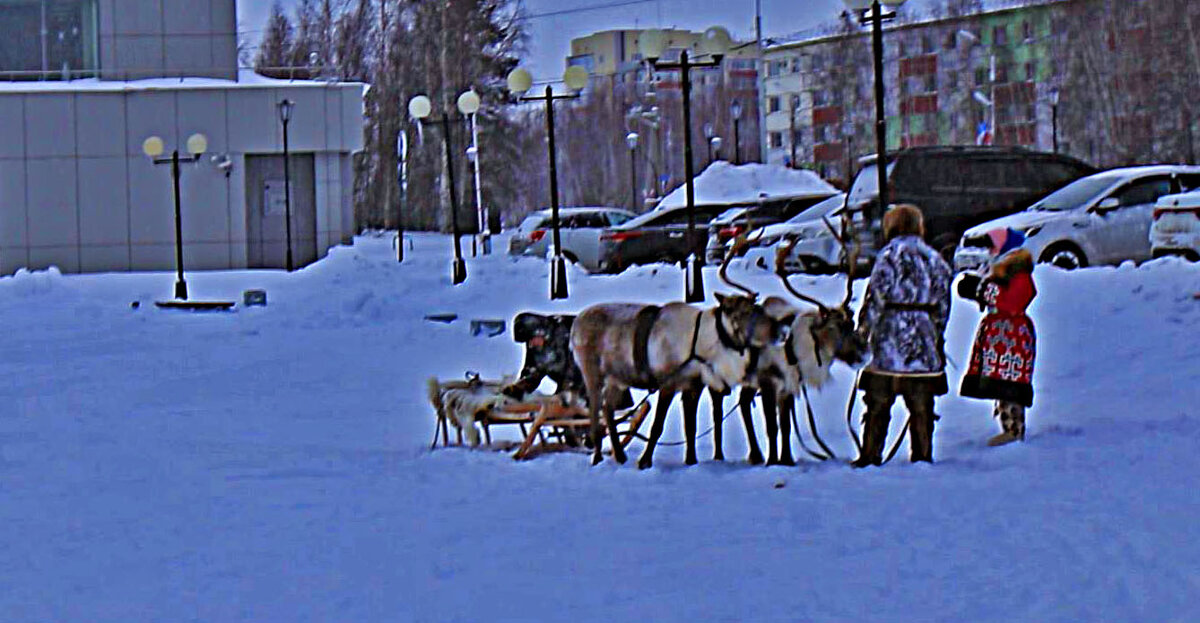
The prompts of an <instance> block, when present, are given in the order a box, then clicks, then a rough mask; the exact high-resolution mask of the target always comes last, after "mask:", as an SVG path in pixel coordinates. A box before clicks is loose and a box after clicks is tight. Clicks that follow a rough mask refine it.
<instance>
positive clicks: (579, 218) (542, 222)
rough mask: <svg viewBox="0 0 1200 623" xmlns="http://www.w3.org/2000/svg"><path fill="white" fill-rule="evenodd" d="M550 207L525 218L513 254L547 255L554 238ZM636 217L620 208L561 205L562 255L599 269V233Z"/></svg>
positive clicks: (514, 240) (511, 245)
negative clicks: (566, 206) (564, 206)
mask: <svg viewBox="0 0 1200 623" xmlns="http://www.w3.org/2000/svg"><path fill="white" fill-rule="evenodd" d="M550 212H551V211H550V210H538V211H537V212H534V213H532V214H530V215H529V216H527V217H525V220H523V221H521V224H520V225H519V226H517V231H516V232H514V233H513V236H512V238H511V239H509V242H508V253H509V254H510V255H534V256H538V257H545V256H546V254H547V253H548V250H549V248H550V242H551V239H552V238H553V237H554V232H553V231H552V223H551V213H550ZM635 216H637V215H636V214H634V213H633V212H630V211H628V210H622V209H620V208H604V207H596V208H559V210H558V220H559V223H558V237H559V243H560V244H561V245H562V253H563V257H565V258H567V260H568V261H571V262H578V263H579V264H580V265H581V266H583V267H584V268H585V269H587V270H589V271H596V270H599V269H600V263H599V262H600V232H601V231H603V230H604V228H606V227H612V226H613V225H620V224H621V223H624V222H626V221H629V220H630V219H632V218H634V217H635Z"/></svg>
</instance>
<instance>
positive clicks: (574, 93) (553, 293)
mask: <svg viewBox="0 0 1200 623" xmlns="http://www.w3.org/2000/svg"><path fill="white" fill-rule="evenodd" d="M563 82H565V83H566V85H567V88H568V89H570V90H571V92H570V93H560V94H557V95H556V94H555V93H554V88H553V87H552V86H551V85H549V84H547V85H546V91H545V94H544V95H524V93H525V92H527V91H528V90H529V89H530V87H532V86H533V76H531V75H530V74H529V71H527V70H525V69H521V68H517V69H514V70H512V72H511V73H509V74H508V88H509V90H510V91H512V92H513V93H514V94H516V95H517V97H518V99H520V100H521V101H522V102H531V101H540V102H545V104H546V139H547V141H546V149H547V152H548V154H549V159H550V224H551V227H552V228H553V237H552V238H551V240H552V242H553V244H554V257H553V258H551V260H550V298H551V299H552V300H554V299H565V298H567V294H568V293H567V261H566V259H565V258H563V255H562V245H561V244H560V238H559V232H558V225H559V222H558V162H557V158H556V155H555V150H554V102H555V100H564V99H576V98H578V97H579V92H580V91H581V90H583V87H585V86H587V82H588V74H587V70H586V69H584V68H583V67H580V66H579V65H572V66H570V67H568V68H567V70H566V71H565V72H563Z"/></svg>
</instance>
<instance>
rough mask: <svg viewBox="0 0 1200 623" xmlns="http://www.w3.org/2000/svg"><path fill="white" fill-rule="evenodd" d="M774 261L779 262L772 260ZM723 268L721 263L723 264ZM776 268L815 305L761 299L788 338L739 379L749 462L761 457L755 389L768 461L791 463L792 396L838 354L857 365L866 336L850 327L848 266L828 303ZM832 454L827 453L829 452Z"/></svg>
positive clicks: (824, 373) (815, 382) (816, 383)
mask: <svg viewBox="0 0 1200 623" xmlns="http://www.w3.org/2000/svg"><path fill="white" fill-rule="evenodd" d="M740 244H744V242H743V241H739V242H737V243H735V244H734V250H733V251H731V252H730V255H734V254H736V252H737V247H738V246H739V245H740ZM793 244H795V241H792V242H791V243H789V244H788V245H785V246H781V247H780V249H779V250H778V253H779V254H780V255H783V254H786V253H788V252H790V250H791V249H790V247H791V245H793ZM848 257H849V265H850V266H853V265H854V262H855V260H856V257H857V247H856V248H855V251H852V252H850V253H848ZM776 266H777V267H778V266H781V264H780V263H779V262H778V261H777V262H776ZM723 268H724V267H723ZM777 274H778V275H779V277H780V278H781V279H782V280H783V284H784V287H785V288H786V289H787V290H788V292H790V293H791V294H792V295H793V296H795V297H796V298H798V299H800V300H801V301H804V302H807V303H810V304H812V305H814V306H816V308H817V309H816V310H813V311H808V312H804V313H801V310H800V309H799V308H797V307H795V306H793V305H791V304H790V303H788V302H787V301H786V300H784V299H783V298H781V297H777V296H771V297H768V298H767V299H766V300H764V301H763V304H762V306H763V309H764V312H765V313H766V314H767V315H768V316H769V317H771V318H772V319H773V320H775V321H776V322H778V323H783V324H785V325H786V326H787V327H788V328H789V330H788V331H786V334H787V339H786V341H784V342H783V343H782V344H775V345H770V346H767V347H766V348H764V349H762V350H761V351H760V352H759V353H758V356H757V357H756V358H755V365H754V366H753V367H752V368H751V369H750V370H749V371H748V373H747V376H746V378H745V379H744V381H743V383H742V389H741V392H740V394H739V397H738V403H739V407H740V409H741V413H742V422H743V424H744V425H745V427H746V436H747V443H748V445H749V457H748V460H749V462H750V463H752V464H759V463H762V462H763V457H762V451H761V450H760V449H759V446H758V441H757V437H756V435H755V433H754V423H753V417H752V413H751V412H752V406H753V401H754V396H755V394H756V393H761V394H762V401H763V419H764V422H765V424H766V432H767V464H768V465H775V464H782V465H794V464H795V459H794V458H793V457H792V445H791V439H790V437H791V423H792V418H793V416H794V414H795V408H796V406H795V405H796V401H795V399H796V396H797V395H798V394H799V393H801V391H802V390H803V386H805V385H806V386H808V387H813V388H819V387H821V386H822V385H824V383H825V382H826V381H827V380H828V379H829V377H830V368H831V367H832V365H833V362H834V360H841V361H843V362H845V363H847V364H849V365H857V364H859V363H861V362H862V361H863V360H864V358H865V353H866V351H867V347H866V342H865V341H864V340H863V339H862V338H861V337H860V336H859V335H858V334H857V333H856V332H855V330H854V320H853V315H852V313H851V311H850V307H849V305H850V296H851V292H852V287H853V281H852V277H851V276H850V273H849V272H847V283H846V297H845V298H844V299H843V300H842V303H841V305H840V306H839V307H836V308H831V307H828V306H826V305H825V304H824V303H822V302H820V301H818V300H816V299H814V298H812V297H809V296H807V295H804V294H801V293H800V292H798V291H797V290H796V289H795V288H794V287H793V286H792V285H791V283H790V282H789V281H788V280H787V277H786V275H785V273H784V272H782V270H778V269H777ZM720 276H721V278H722V279H724V280H725V281H726V283H729V284H730V285H731V286H733V287H735V288H738V289H741V290H743V291H745V292H747V293H751V291H750V290H749V289H748V288H746V287H745V286H742V285H740V284H737V283H734V282H733V281H732V280H730V279H729V277H728V275H727V274H726V273H725V271H724V270H722V271H721V273H720ZM809 425H810V427H812V428H813V431H812V432H813V435H814V436H815V437H816V438H817V442H818V443H820V445H821V447H822V448H823V449H825V451H826V452H830V451H829V449H828V447H826V446H825V444H824V442H823V441H821V439H820V437H819V436H817V433H816V428H815V423H814V422H813V421H812V420H811V419H810V421H809ZM830 454H832V453H830Z"/></svg>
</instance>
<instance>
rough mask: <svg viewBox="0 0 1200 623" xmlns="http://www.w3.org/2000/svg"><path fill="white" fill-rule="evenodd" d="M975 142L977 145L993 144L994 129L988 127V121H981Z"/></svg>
mask: <svg viewBox="0 0 1200 623" xmlns="http://www.w3.org/2000/svg"><path fill="white" fill-rule="evenodd" d="M975 144H976V145H991V144H992V130H991V128H989V127H988V123H987V122H986V121H980V122H979V132H978V133H977V134H976V135H975Z"/></svg>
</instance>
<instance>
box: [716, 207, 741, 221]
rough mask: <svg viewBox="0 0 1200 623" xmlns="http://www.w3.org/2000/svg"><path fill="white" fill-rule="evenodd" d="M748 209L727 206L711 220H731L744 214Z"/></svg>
mask: <svg viewBox="0 0 1200 623" xmlns="http://www.w3.org/2000/svg"><path fill="white" fill-rule="evenodd" d="M749 209H750V208H729V209H728V210H725V211H724V212H722V213H721V215H720V216H718V217H717V218H715V219H713V220H714V221H721V222H727V221H732V220H733V219H735V218H738V217H741V216H745V214H746V211H747V210H749Z"/></svg>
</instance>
